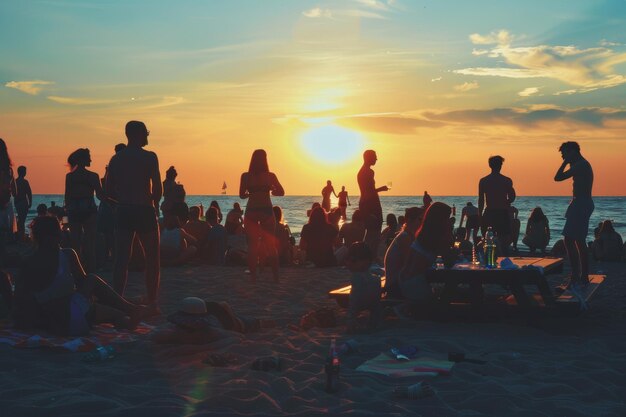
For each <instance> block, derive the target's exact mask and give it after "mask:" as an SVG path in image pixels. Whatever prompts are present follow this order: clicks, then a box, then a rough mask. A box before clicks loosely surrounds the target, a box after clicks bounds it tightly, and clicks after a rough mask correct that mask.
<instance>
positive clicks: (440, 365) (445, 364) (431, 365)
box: [356, 353, 454, 377]
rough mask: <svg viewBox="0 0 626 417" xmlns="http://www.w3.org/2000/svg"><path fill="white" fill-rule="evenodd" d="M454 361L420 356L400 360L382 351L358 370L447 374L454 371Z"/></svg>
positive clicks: (384, 373) (388, 373) (407, 374)
mask: <svg viewBox="0 0 626 417" xmlns="http://www.w3.org/2000/svg"><path fill="white" fill-rule="evenodd" d="M453 366H454V362H449V361H444V360H438V359H432V358H427V357H419V358H415V359H409V360H408V361H399V360H397V359H395V358H390V357H389V356H388V355H387V354H385V353H381V354H380V355H378V356H376V357H375V358H373V359H370V360H368V361H366V362H364V363H363V364H362V365H360V366H359V367H358V368H356V370H357V371H363V372H374V373H377V374H383V375H387V376H392V377H406V376H437V375H447V374H449V373H450V372H451V371H452V367H453Z"/></svg>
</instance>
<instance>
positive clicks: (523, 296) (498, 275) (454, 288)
mask: <svg viewBox="0 0 626 417" xmlns="http://www.w3.org/2000/svg"><path fill="white" fill-rule="evenodd" d="M509 259H511V261H513V263H514V264H515V265H517V266H518V267H519V268H518V269H501V268H497V269H495V268H494V269H486V268H484V267H471V266H469V265H458V266H456V267H455V268H449V269H440V270H428V271H427V273H426V279H427V280H428V281H429V282H430V283H431V284H443V285H444V289H443V291H442V294H441V296H440V300H441V301H442V302H445V303H450V302H452V301H453V300H454V297H455V296H456V295H458V287H459V286H460V285H468V286H469V288H470V302H471V303H472V304H473V305H478V306H479V305H481V304H482V303H483V300H484V285H489V284H495V285H500V286H503V287H504V288H508V289H509V290H510V291H511V294H512V296H513V298H514V300H515V303H516V304H517V305H519V306H520V307H522V308H528V307H530V306H531V305H532V301H531V300H532V299H533V296H532V294H529V293H527V292H526V289H525V288H524V287H525V286H533V287H536V288H537V289H538V291H539V294H538V295H539V298H540V300H539V301H540V302H541V303H542V304H543V305H554V304H555V303H557V302H565V303H570V304H571V303H572V302H576V301H577V300H576V298H575V297H572V295H571V294H569V293H568V292H566V293H564V294H563V295H561V296H560V297H555V295H554V294H553V292H552V290H551V289H550V286H549V285H548V282H547V280H546V275H548V274H553V273H559V272H561V271H562V270H563V259H562V258H553V257H541V258H539V257H511V258H509ZM501 260H502V258H498V262H500V261H501ZM528 266H534V267H540V268H542V269H539V268H528ZM590 279H591V282H592V285H590V286H589V287H588V288H587V289H586V290H585V293H584V294H583V297H584V298H585V299H588V298H589V297H591V295H592V294H593V292H594V291H595V290H596V289H597V287H598V286H599V285H600V284H601V283H602V281H603V280H604V276H602V275H593V276H590ZM384 283H385V277H382V284H383V287H384ZM350 289H351V286H350V285H347V286H344V287H342V288H338V289H335V290H332V291H330V292H329V293H328V296H329V297H330V298H333V299H335V300H336V301H337V303H338V304H339V305H341V306H347V305H348V301H349V297H350ZM383 301H388V302H394V301H396V302H401V300H387V299H386V298H383Z"/></svg>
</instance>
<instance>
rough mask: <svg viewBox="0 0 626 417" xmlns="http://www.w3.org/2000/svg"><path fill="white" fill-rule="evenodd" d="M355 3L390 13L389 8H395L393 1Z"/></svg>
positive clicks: (361, 1) (374, 0)
mask: <svg viewBox="0 0 626 417" xmlns="http://www.w3.org/2000/svg"><path fill="white" fill-rule="evenodd" d="M354 2H355V3H359V4H361V5H363V6H365V7H368V8H370V9H375V10H382V11H388V10H389V6H393V5H394V2H393V1H379V0H354Z"/></svg>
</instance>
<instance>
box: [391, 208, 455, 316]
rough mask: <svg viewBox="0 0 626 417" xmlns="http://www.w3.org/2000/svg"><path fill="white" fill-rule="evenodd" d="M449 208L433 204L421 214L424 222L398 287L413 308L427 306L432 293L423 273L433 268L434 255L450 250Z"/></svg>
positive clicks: (412, 245)
mask: <svg viewBox="0 0 626 417" xmlns="http://www.w3.org/2000/svg"><path fill="white" fill-rule="evenodd" d="M451 213H452V209H451V208H450V206H448V205H446V204H444V203H440V202H436V203H433V204H431V205H430V206H429V207H428V209H427V210H426V213H425V214H424V221H423V223H422V225H421V227H420V228H419V230H418V231H417V234H416V236H415V240H414V241H413V243H412V244H411V250H410V251H409V255H408V258H407V260H406V262H405V264H404V268H403V269H402V271H401V272H400V275H399V278H400V279H399V284H400V285H399V287H400V291H401V294H402V296H403V297H404V298H406V299H408V300H410V301H411V302H413V303H415V304H422V303H429V302H430V301H432V299H433V291H432V288H431V286H430V284H429V283H428V281H427V280H426V277H425V272H426V270H428V269H430V268H432V265H433V262H435V259H436V258H437V255H443V254H444V253H446V252H448V250H449V249H450V244H451V242H452V233H451V231H450V214H451Z"/></svg>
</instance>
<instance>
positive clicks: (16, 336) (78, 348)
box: [0, 321, 154, 352]
mask: <svg viewBox="0 0 626 417" xmlns="http://www.w3.org/2000/svg"><path fill="white" fill-rule="evenodd" d="M153 329H154V327H153V326H150V325H147V324H145V323H141V324H140V325H139V326H137V328H136V329H135V330H134V331H130V330H117V329H115V327H113V326H112V325H110V324H99V325H97V326H94V327H93V328H92V329H91V334H90V335H89V336H86V337H59V336H52V335H49V334H45V333H42V332H37V331H32V332H26V331H19V330H15V329H13V328H11V327H10V325H9V323H8V322H6V321H0V343H6V344H8V345H11V346H13V347H16V348H37V347H50V348H55V349H61V350H69V351H71V352H89V351H90V350H93V349H96V348H97V347H98V346H104V345H111V344H114V343H128V342H134V341H135V340H138V339H139V337H140V336H142V335H146V334H148V333H150V332H151V331H152V330H153Z"/></svg>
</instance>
